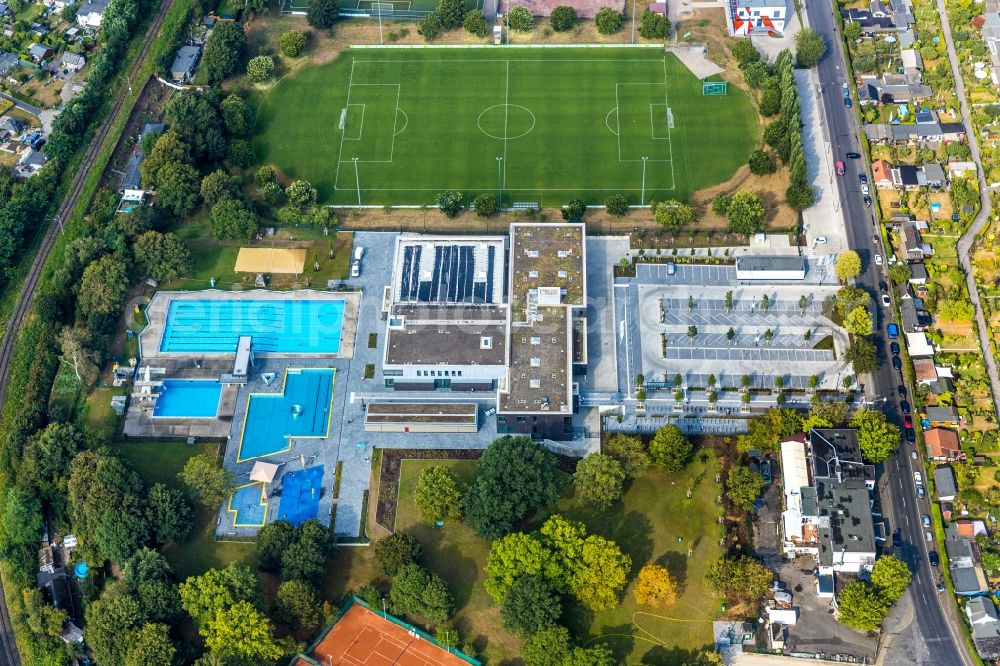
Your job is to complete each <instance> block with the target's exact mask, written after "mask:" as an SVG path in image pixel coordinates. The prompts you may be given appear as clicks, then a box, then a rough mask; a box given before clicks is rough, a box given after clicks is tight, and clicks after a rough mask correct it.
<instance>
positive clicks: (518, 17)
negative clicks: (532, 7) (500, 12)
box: [503, 5, 535, 32]
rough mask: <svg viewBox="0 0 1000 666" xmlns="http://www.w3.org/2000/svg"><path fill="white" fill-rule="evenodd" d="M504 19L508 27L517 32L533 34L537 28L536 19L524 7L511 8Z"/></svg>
mask: <svg viewBox="0 0 1000 666" xmlns="http://www.w3.org/2000/svg"><path fill="white" fill-rule="evenodd" d="M503 18H504V21H506V22H507V27H508V28H510V29H511V30H516V31H517V32H531V29H532V28H534V27H535V17H534V16H532V15H531V12H530V11H528V8H527V7H524V6H522V5H517V6H516V7H511V8H510V10H508V12H507V13H506V14H505V15H504V17H503Z"/></svg>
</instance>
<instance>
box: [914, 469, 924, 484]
mask: <svg viewBox="0 0 1000 666" xmlns="http://www.w3.org/2000/svg"><path fill="white" fill-rule="evenodd" d="M923 482H924V475H923V474H921V473H920V472H914V473H913V483H915V484H917V485H918V486H919V485H921V484H922V483H923Z"/></svg>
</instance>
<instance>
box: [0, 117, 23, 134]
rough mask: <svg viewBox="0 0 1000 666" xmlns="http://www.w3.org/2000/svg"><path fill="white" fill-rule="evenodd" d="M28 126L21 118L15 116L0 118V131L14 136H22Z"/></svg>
mask: <svg viewBox="0 0 1000 666" xmlns="http://www.w3.org/2000/svg"><path fill="white" fill-rule="evenodd" d="M25 127H26V125H25V124H24V121H23V120H21V119H20V118H15V117H14V116H0V130H5V131H7V132H10V133H11V134H13V135H14V136H21V133H22V132H24V128H25Z"/></svg>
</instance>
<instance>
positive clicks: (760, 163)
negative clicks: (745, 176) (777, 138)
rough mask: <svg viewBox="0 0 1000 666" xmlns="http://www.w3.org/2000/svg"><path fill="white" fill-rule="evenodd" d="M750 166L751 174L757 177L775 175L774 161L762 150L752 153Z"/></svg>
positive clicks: (749, 161)
mask: <svg viewBox="0 0 1000 666" xmlns="http://www.w3.org/2000/svg"><path fill="white" fill-rule="evenodd" d="M747 164H749V165H750V173H752V174H754V175H755V176H763V175H766V174H769V173H774V171H775V169H776V168H777V167H775V165H774V160H772V159H771V156H770V155H768V154H767V153H766V152H764V151H763V150H761V149H759V148H758V149H757V150H755V151H753V152H752V153H750V159H749V160H748V161H747Z"/></svg>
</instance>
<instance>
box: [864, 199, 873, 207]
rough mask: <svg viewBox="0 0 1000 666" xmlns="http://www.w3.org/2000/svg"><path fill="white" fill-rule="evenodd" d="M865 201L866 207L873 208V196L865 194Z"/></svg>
mask: <svg viewBox="0 0 1000 666" xmlns="http://www.w3.org/2000/svg"><path fill="white" fill-rule="evenodd" d="M864 201H865V208H871V207H872V198H871V197H869V196H865V199H864Z"/></svg>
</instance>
